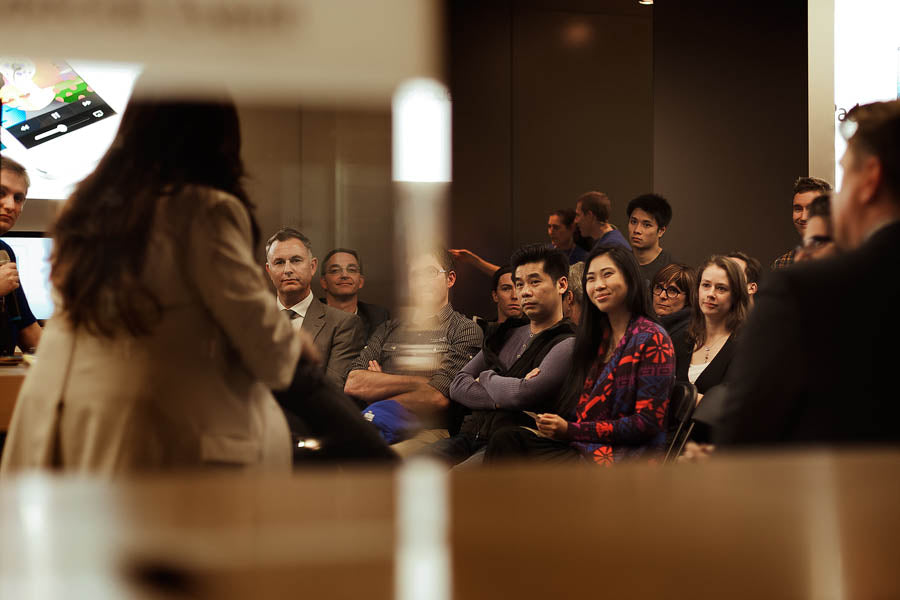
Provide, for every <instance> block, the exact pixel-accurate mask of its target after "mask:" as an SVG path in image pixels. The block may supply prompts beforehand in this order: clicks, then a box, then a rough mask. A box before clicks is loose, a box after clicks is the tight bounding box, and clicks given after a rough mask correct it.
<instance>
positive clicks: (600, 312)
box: [486, 246, 675, 464]
mask: <svg viewBox="0 0 900 600" xmlns="http://www.w3.org/2000/svg"><path fill="white" fill-rule="evenodd" d="M585 265H587V266H586V268H585V271H584V276H583V279H582V285H583V288H584V293H585V297H586V300H587V301H586V302H585V308H584V311H583V312H582V316H581V323H580V324H579V326H578V331H577V334H576V336H575V348H574V351H573V363H574V364H573V369H572V375H571V376H570V379H569V385H568V386H567V387H568V389H570V390H571V393H570V395H569V396H568V398H566V399H564V401H563V402H562V403H561V405H560V410H559V412H558V413H557V414H549V413H546V414H541V415H538V417H537V431H536V432H535V431H532V430H528V429H524V428H511V429H506V430H503V431H500V432H497V433H496V434H494V437H493V438H492V440H491V442H490V444H489V445H488V449H487V455H486V459H487V460H490V461H497V460H502V459H507V458H514V457H531V458H537V459H542V460H569V459H577V458H579V457H584V458H586V459H587V460H589V461H593V462H595V463H599V464H611V463H614V462H619V461H621V460H625V459H630V458H639V457H644V458H649V457H653V456H656V455H657V454H658V452H659V451H661V450H662V448H663V446H664V444H665V437H666V433H665V418H666V410H667V407H668V403H669V394H670V393H671V390H672V383H673V381H674V377H675V356H674V350H673V348H672V342H671V340H670V339H669V336H668V334H667V333H666V331H665V330H664V329H663V328H662V327H661V326H660V325H659V324H658V323H656V322H655V320H654V319H653V317H652V316H651V315H652V314H653V313H652V312H651V309H650V306H649V300H648V298H647V295H646V292H645V286H644V283H643V278H642V276H641V273H640V269H639V268H638V264H637V261H636V260H635V259H634V255H633V254H632V253H631V252H629V251H628V250H625V249H623V248H619V247H605V246H601V247H597V248H594V249H593V251H592V252H591V253H590V255H589V256H588V258H587V260H586V261H585ZM573 404H574V411H572V410H571V409H570V407H572V406H573ZM561 415H564V416H561Z"/></svg>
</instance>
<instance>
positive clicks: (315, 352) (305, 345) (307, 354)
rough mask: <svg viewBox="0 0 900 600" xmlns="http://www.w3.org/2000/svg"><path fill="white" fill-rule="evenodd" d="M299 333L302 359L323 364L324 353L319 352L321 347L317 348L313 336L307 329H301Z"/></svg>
mask: <svg viewBox="0 0 900 600" xmlns="http://www.w3.org/2000/svg"><path fill="white" fill-rule="evenodd" d="M297 334H298V335H299V336H300V361H301V362H305V363H310V364H313V365H321V364H322V354H321V353H320V352H319V349H318V348H316V345H315V343H313V339H312V336H310V335H309V334H308V333H306V332H305V331H299V332H297Z"/></svg>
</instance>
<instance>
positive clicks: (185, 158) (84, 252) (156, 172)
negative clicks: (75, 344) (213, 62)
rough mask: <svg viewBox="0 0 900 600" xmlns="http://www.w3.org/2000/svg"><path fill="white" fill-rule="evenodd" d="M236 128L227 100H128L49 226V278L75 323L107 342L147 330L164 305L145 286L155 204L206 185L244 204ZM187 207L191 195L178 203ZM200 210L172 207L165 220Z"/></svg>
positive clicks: (255, 230) (255, 234)
mask: <svg viewBox="0 0 900 600" xmlns="http://www.w3.org/2000/svg"><path fill="white" fill-rule="evenodd" d="M240 146H241V140H240V129H239V124H238V117H237V111H236V109H235V107H234V104H233V103H231V102H230V101H228V100H224V101H215V102H213V101H209V102H205V101H167V100H160V99H156V98H153V99H148V98H143V99H137V98H135V99H132V101H131V102H130V103H129V104H128V107H127V109H126V110H125V113H124V114H123V115H122V122H121V125H120V126H119V131H118V134H117V135H116V138H115V140H114V141H113V143H112V145H111V146H110V148H109V150H108V151H107V152H106V154H105V155H104V157H103V159H102V160H101V161H100V164H99V165H98V166H97V168H96V169H95V170H94V172H93V173H92V174H91V175H89V176H88V177H87V178H86V179H85V180H84V181H82V182H81V183H80V184H79V185H78V187H77V188H76V189H75V191H74V193H73V194H72V196H71V197H70V198H69V199H68V201H67V202H66V204H65V206H64V207H63V210H62V212H61V214H60V215H59V218H58V220H57V221H56V224H55V225H54V226H53V229H52V233H53V237H54V250H53V255H52V257H51V267H52V270H51V279H52V281H53V284H54V286H55V287H56V289H57V290H58V291H59V293H60V294H61V296H62V300H63V304H64V307H65V311H66V313H67V317H68V319H69V320H70V322H71V323H72V325H73V327H79V326H84V327H85V328H86V329H87V330H88V331H90V332H92V333H94V334H99V335H102V336H106V337H112V336H114V335H115V334H116V333H117V332H118V331H120V330H123V329H124V330H125V331H127V332H128V333H130V334H131V335H135V336H137V335H142V334H147V333H149V332H150V330H151V328H152V325H153V323H154V322H155V320H156V318H157V316H158V313H159V309H160V303H159V300H158V298H156V297H155V296H154V295H153V293H152V292H151V291H150V290H149V289H147V288H146V286H145V285H143V284H142V283H141V274H142V271H143V268H144V263H145V259H146V254H147V246H148V243H149V241H150V235H151V230H152V228H153V222H154V218H155V217H156V212H157V206H158V205H159V204H160V202H162V200H161V199H162V198H163V197H171V198H176V197H178V194H179V192H181V191H182V190H184V188H185V187H186V186H190V185H199V186H208V187H210V188H214V189H217V190H221V191H224V192H227V193H229V194H231V195H233V196H236V197H237V198H238V200H240V201H241V203H243V205H244V206H246V207H247V211H248V213H249V214H250V219H251V225H252V230H253V243H254V246H255V245H256V244H257V243H258V241H259V227H258V225H257V223H256V221H255V219H254V218H253V212H252V208H253V206H252V204H251V203H250V201H249V199H248V198H247V193H246V192H245V191H244V187H243V183H242V178H243V176H244V167H243V163H242V162H241V158H240ZM179 202H180V203H182V202H190V197H182V198H179ZM193 208H195V206H185V205H184V204H180V205H177V204H175V203H172V204H170V205H169V206H168V207H167V212H166V213H165V214H161V216H160V218H162V217H166V218H170V219H171V218H174V217H175V215H173V214H171V213H179V214H180V215H181V216H182V217H183V216H184V214H185V213H190V211H191V210H192V209H193Z"/></svg>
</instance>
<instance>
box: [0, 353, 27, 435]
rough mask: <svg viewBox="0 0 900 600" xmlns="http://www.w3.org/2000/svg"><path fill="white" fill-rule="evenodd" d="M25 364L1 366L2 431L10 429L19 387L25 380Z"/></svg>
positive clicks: (0, 420) (0, 417) (0, 402)
mask: <svg viewBox="0 0 900 600" xmlns="http://www.w3.org/2000/svg"><path fill="white" fill-rule="evenodd" d="M27 368H28V367H26V366H25V365H12V366H8V365H3V366H0V431H6V430H8V429H9V421H10V419H12V413H13V409H14V408H15V407H16V398H17V397H18V396H19V389H20V388H21V387H22V382H23V381H25V373H26V372H27Z"/></svg>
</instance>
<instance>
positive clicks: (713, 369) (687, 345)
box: [674, 256, 750, 441]
mask: <svg viewBox="0 0 900 600" xmlns="http://www.w3.org/2000/svg"><path fill="white" fill-rule="evenodd" d="M698 273H699V274H700V276H699V281H698V283H697V302H696V304H695V305H694V306H693V307H692V309H691V321H690V324H689V326H688V328H687V330H685V331H683V332H682V333H681V334H680V335H679V336H677V337H676V338H675V340H674V343H675V362H676V369H677V372H676V378H677V380H678V381H689V382H691V383H693V384H694V385H695V386H697V392H698V394H699V395H698V401H699V399H701V398H702V397H703V394H705V393H706V392H707V391H708V390H709V389H710V388H712V387H713V386H716V385H719V384H720V383H722V382H724V381H725V377H726V375H727V374H728V369H729V367H730V366H731V361H732V358H733V356H734V351H735V346H736V343H735V337H736V335H737V333H738V332H739V331H740V328H741V325H743V324H744V321H745V320H746V318H747V313H748V311H749V309H750V296H749V294H748V293H747V283H746V279H745V278H744V272H743V271H742V270H741V268H740V267H739V266H738V265H737V263H736V262H735V261H733V260H731V259H729V258H726V257H724V256H712V257H710V258H709V259H707V260H706V262H704V263H703V264H702V265H701V266H700V269H698ZM706 435H708V434H706V433H705V432H698V431H697V429H695V434H694V435H693V436H692V437H694V439H695V440H696V441H705V437H706Z"/></svg>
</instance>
